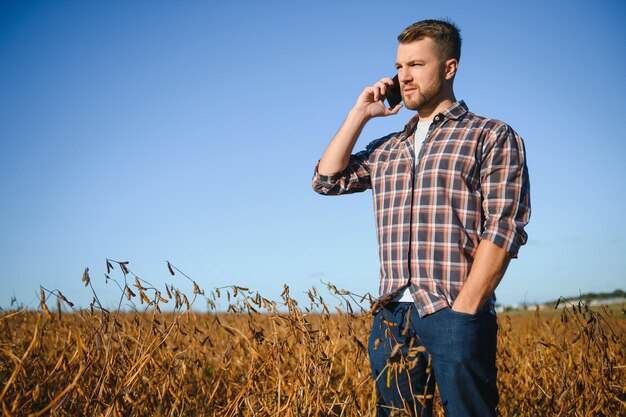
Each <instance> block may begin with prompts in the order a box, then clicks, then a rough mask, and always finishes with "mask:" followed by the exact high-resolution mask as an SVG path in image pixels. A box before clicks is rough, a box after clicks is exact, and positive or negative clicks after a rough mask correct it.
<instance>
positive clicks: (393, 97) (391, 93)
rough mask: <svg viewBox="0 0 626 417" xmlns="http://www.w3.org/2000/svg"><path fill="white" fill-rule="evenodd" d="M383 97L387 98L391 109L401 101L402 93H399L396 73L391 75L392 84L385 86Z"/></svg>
mask: <svg viewBox="0 0 626 417" xmlns="http://www.w3.org/2000/svg"><path fill="white" fill-rule="evenodd" d="M385 99H386V100H387V103H388V104H389V108H390V109H393V108H394V107H396V106H397V105H398V104H400V103H401V102H402V95H401V94H400V81H398V75H397V74H396V76H395V77H393V86H387V93H386V94H385Z"/></svg>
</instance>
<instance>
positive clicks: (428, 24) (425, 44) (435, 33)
mask: <svg viewBox="0 0 626 417" xmlns="http://www.w3.org/2000/svg"><path fill="white" fill-rule="evenodd" d="M398 40H399V41H400V45H398V55H397V58H396V69H397V70H398V80H399V81H400V91H401V93H402V99H403V101H404V105H405V107H406V108H408V109H410V110H417V111H418V113H419V114H420V115H421V116H423V117H428V116H430V115H433V113H435V112H438V111H441V110H443V109H444V108H445V107H447V106H448V105H450V104H451V102H454V101H455V100H456V99H455V98H454V92H453V88H452V86H453V82H454V76H455V74H456V70H457V67H458V63H459V58H460V55H461V36H460V35H459V30H458V29H457V28H456V26H454V24H452V23H449V22H444V21H439V20H424V21H421V22H417V23H414V24H412V25H411V26H409V27H408V28H406V29H405V30H404V31H403V32H402V33H401V34H400V36H398Z"/></svg>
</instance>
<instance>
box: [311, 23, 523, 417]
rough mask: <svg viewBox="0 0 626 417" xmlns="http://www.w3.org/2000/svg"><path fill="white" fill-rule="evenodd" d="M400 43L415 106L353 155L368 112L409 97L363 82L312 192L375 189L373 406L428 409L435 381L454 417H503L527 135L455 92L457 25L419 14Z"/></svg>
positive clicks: (400, 68) (381, 111)
mask: <svg viewBox="0 0 626 417" xmlns="http://www.w3.org/2000/svg"><path fill="white" fill-rule="evenodd" d="M398 40H399V45H398V52H397V61H396V69H397V72H398V82H399V84H400V85H399V87H400V91H401V95H402V99H403V102H404V106H406V107H407V108H408V109H410V110H416V111H417V114H416V115H415V116H414V117H413V118H412V119H411V120H410V121H409V122H408V124H407V125H406V126H405V128H404V130H402V131H401V132H399V133H392V134H390V135H388V136H385V137H383V138H381V139H378V140H375V141H373V142H371V143H370V144H369V145H368V146H367V147H366V148H365V150H363V151H361V152H359V153H356V154H354V155H351V153H352V149H353V147H354V145H355V142H356V141H357V139H358V137H359V135H360V133H361V130H362V129H363V127H364V126H365V124H366V123H367V122H368V121H369V120H370V119H372V118H375V117H387V116H392V115H395V114H397V113H398V111H399V110H400V108H401V107H402V104H398V105H397V106H395V107H393V108H387V107H386V106H385V104H384V103H383V101H382V100H383V98H384V96H385V94H386V93H387V91H388V90H389V89H390V88H392V86H393V85H394V81H393V80H392V79H391V78H383V79H381V80H380V81H378V82H377V83H375V84H374V85H372V86H370V87H367V88H365V89H364V90H363V92H362V93H361V94H360V95H359V97H358V99H357V101H356V104H355V105H354V107H353V108H352V109H351V110H350V112H349V113H348V116H347V117H346V119H345V121H344V123H343V125H342V126H341V128H340V129H339V131H338V132H337V134H336V135H335V137H334V138H333V139H332V141H331V142H330V144H329V145H328V147H327V148H326V150H325V151H324V153H323V155H322V158H321V159H320V161H319V162H318V165H317V167H316V170H315V174H314V178H313V188H314V190H315V191H317V192H318V193H320V194H325V195H338V194H349V193H354V192H359V191H364V190H366V189H372V194H373V198H374V211H375V218H376V219H375V220H376V230H377V238H378V244H379V256H380V262H381V269H380V299H379V300H380V301H381V303H380V304H381V305H382V307H381V308H379V309H378V311H377V312H376V314H375V315H374V319H373V325H372V332H371V335H370V341H369V353H370V363H371V367H372V373H373V377H374V379H375V380H376V386H377V392H378V405H377V415H378V416H387V415H390V413H391V411H392V410H397V409H403V410H405V411H407V412H409V413H411V414H414V415H430V414H431V413H432V411H431V410H432V394H433V392H434V383H435V381H436V383H437V385H438V387H439V392H440V396H441V401H442V404H443V407H444V409H445V410H446V414H447V415H448V416H451V417H459V416H476V417H486V416H495V415H496V411H495V410H496V405H497V403H498V392H497V388H496V372H497V370H496V365H495V355H496V333H497V323H496V316H495V310H494V301H495V296H494V290H495V288H496V287H497V285H498V283H499V282H500V280H501V279H502V276H503V275H504V272H505V270H506V268H507V266H508V263H509V260H510V258H515V257H517V252H518V249H519V247H520V246H521V245H523V244H524V243H526V239H527V236H526V233H525V232H524V226H525V225H526V224H527V223H528V220H529V218H530V196H529V189H530V185H529V179H528V171H527V167H526V158H525V150H524V144H523V142H522V139H521V138H520V137H519V136H518V135H517V133H515V132H514V131H513V130H512V129H511V128H510V127H509V126H507V125H506V124H504V123H502V122H500V121H497V120H493V119H488V118H485V117H481V116H478V115H476V114H474V113H471V112H470V111H469V110H468V108H467V106H466V105H465V103H464V102H463V101H457V100H456V98H455V95H454V91H453V82H454V77H455V75H456V71H457V68H458V65H459V59H460V54H461V37H460V35H459V30H458V29H457V27H456V26H455V25H454V24H452V23H450V22H445V21H438V20H425V21H421V22H417V23H414V24H413V25H411V26H409V27H408V28H407V29H405V30H404V31H403V32H402V33H401V34H400V35H399V36H398ZM429 361H431V362H429Z"/></svg>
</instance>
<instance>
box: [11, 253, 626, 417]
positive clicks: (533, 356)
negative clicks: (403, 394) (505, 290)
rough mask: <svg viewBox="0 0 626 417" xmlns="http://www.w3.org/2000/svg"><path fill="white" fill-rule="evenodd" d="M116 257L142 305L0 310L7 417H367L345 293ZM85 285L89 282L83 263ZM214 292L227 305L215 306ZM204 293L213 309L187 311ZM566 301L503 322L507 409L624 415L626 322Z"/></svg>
mask: <svg viewBox="0 0 626 417" xmlns="http://www.w3.org/2000/svg"><path fill="white" fill-rule="evenodd" d="M114 264H117V265H118V267H119V269H120V271H121V274H122V276H123V283H122V282H121V279H120V283H119V285H120V289H121V290H122V293H123V297H125V299H126V300H127V303H129V304H130V305H131V306H136V308H135V310H132V309H131V310H130V311H128V309H126V310H125V311H121V310H119V309H118V310H116V311H108V310H106V309H104V308H103V307H102V306H101V305H100V303H99V301H98V299H97V297H96V296H95V293H94V302H93V303H92V305H91V306H90V308H89V309H87V310H75V309H74V306H73V305H72V304H71V302H70V301H69V300H67V299H66V298H65V297H64V296H63V294H61V292H59V291H57V290H54V291H47V290H45V289H42V293H41V311H37V312H31V311H24V310H21V311H14V312H5V313H2V315H0V327H1V331H0V406H1V407H2V408H1V410H2V415H3V416H7V417H8V416H28V415H32V416H41V415H54V416H81V415H89V416H98V415H102V416H153V415H158V416H369V415H372V414H373V410H374V408H375V401H376V399H375V395H374V385H373V381H372V379H371V376H370V371H369V363H368V359H367V351H366V347H365V345H366V344H367V338H368V335H369V327H370V321H371V317H370V315H369V313H368V312H365V311H362V310H361V309H359V308H358V305H359V301H362V300H359V299H356V298H355V297H354V296H353V295H352V294H350V293H349V292H347V291H344V290H339V289H337V288H335V287H333V286H332V285H329V286H328V289H329V291H330V295H331V296H333V297H338V298H339V299H341V302H342V309H333V311H330V310H329V307H328V303H327V302H325V300H324V299H323V298H322V296H321V295H320V294H318V292H317V291H316V290H315V289H312V290H311V291H309V293H308V297H309V301H310V303H309V304H307V305H306V306H299V305H298V303H297V302H296V301H295V300H294V299H292V298H291V296H290V294H289V290H288V288H287V287H285V291H284V292H283V294H282V297H281V299H280V300H279V301H271V300H268V299H265V298H263V297H261V296H260V295H258V294H257V293H253V292H251V291H249V290H248V289H246V288H241V287H229V288H223V289H215V290H213V291H212V292H210V293H207V294H205V292H204V291H203V290H202V289H201V288H200V287H199V286H198V285H197V284H196V283H195V282H193V281H192V280H191V279H190V281H191V282H192V283H193V287H194V290H193V297H191V299H189V298H187V296H186V295H185V294H183V293H182V292H180V291H179V290H177V289H176V288H174V287H173V286H171V285H167V286H166V288H165V290H164V291H160V290H158V289H157V288H155V287H153V286H152V285H150V284H148V283H147V282H145V281H143V280H141V279H139V278H138V277H136V276H134V274H133V273H132V272H131V271H129V269H128V267H127V263H124V262H117V263H116V262H114V261H110V260H107V268H108V270H109V271H108V272H109V273H110V272H111V270H112V269H113V265H114ZM168 268H169V270H170V273H172V275H174V274H175V273H177V274H181V275H182V276H184V274H182V272H180V271H178V270H176V268H175V267H173V266H172V265H170V264H168ZM175 271H177V272H175ZM185 277H186V276H185ZM107 278H109V277H107ZM187 278H188V277H187ZM83 282H85V284H86V285H87V286H90V285H91V283H90V278H89V274H88V271H87V270H86V271H85V274H84V276H83ZM115 282H117V281H115ZM220 298H221V299H225V300H227V301H228V303H229V307H228V311H227V312H220V313H218V312H216V311H215V302H216V300H218V299H220ZM199 300H201V301H202V302H206V303H207V305H208V306H209V312H208V313H198V312H194V310H192V309H191V307H192V306H193V304H194V303H195V302H198V301H199ZM51 303H56V304H57V306H56V308H54V309H52V310H51V309H50V308H49V307H48V304H51ZM120 304H121V302H120ZM564 304H566V307H565V309H564V310H563V313H562V315H561V317H560V318H558V317H557V318H546V317H542V316H541V315H539V314H537V315H535V316H534V317H516V318H511V317H509V316H506V315H505V316H501V317H500V318H499V324H500V332H499V340H498V343H499V345H498V365H499V386H500V395H501V400H500V405H499V412H500V414H501V415H502V416H505V417H513V416H520V417H521V416H553V415H554V416H618V415H625V414H626V375H625V373H626V369H625V365H626V349H625V345H624V340H625V335H626V322H625V321H624V320H620V319H617V318H616V317H614V316H613V315H612V314H611V313H610V312H608V311H606V310H603V311H599V312H594V311H591V310H590V309H588V308H587V306H586V305H584V303H582V302H580V303H569V302H564ZM166 305H167V306H168V307H170V309H169V311H164V312H160V309H161V308H162V307H164V306H166ZM353 308H354V309H358V310H359V311H353ZM68 311H69V312H71V313H69V314H68V313H67V312H68ZM435 414H436V415H437V416H443V412H442V411H441V409H440V408H437V409H436V413H435Z"/></svg>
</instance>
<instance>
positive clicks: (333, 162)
mask: <svg viewBox="0 0 626 417" xmlns="http://www.w3.org/2000/svg"><path fill="white" fill-rule="evenodd" d="M389 85H393V80H392V79H391V78H383V79H381V80H380V81H378V82H377V83H376V84H374V85H372V86H370V87H367V88H365V89H364V90H363V92H361V94H360V95H359V98H358V99H357V101H356V104H355V105H354V107H353V108H352V109H351V110H350V112H349V113H348V116H347V117H346V120H345V121H344V122H343V124H342V125H341V127H340V128H339V131H337V133H336V134H335V136H334V137H333V139H332V140H331V141H330V143H329V144H328V146H327V147H326V150H325V151H324V153H323V154H322V158H321V159H320V161H319V164H318V166H317V172H318V173H319V174H320V175H323V176H328V177H331V176H333V175H336V174H339V173H341V172H343V171H344V170H345V169H346V168H347V167H348V164H349V162H350V155H351V153H352V149H353V148H354V145H355V143H356V141H357V139H358V138H359V135H360V134H361V131H362V130H363V127H365V124H366V123H367V122H368V121H369V120H370V119H372V118H374V117H386V116H391V115H394V114H397V113H398V112H399V111H400V109H401V108H402V104H398V105H397V106H396V107H394V108H393V109H388V108H387V107H386V106H385V104H384V103H383V101H382V99H383V98H384V95H385V93H386V91H387V86H389Z"/></svg>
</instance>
